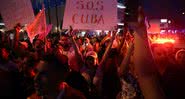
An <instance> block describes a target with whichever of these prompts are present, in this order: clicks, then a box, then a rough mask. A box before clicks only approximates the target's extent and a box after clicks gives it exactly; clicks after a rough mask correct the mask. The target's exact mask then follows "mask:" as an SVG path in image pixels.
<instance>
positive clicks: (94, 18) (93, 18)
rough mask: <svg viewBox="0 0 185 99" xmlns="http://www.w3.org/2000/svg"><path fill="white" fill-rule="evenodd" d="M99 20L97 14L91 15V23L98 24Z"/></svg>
mask: <svg viewBox="0 0 185 99" xmlns="http://www.w3.org/2000/svg"><path fill="white" fill-rule="evenodd" d="M92 20H93V21H92ZM97 22H98V19H97V15H96V14H95V15H92V17H91V23H94V24H96V23H97Z"/></svg>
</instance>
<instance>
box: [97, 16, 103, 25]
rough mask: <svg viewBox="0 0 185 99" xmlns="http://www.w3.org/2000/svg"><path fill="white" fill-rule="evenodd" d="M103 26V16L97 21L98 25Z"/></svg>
mask: <svg viewBox="0 0 185 99" xmlns="http://www.w3.org/2000/svg"><path fill="white" fill-rule="evenodd" d="M101 22H102V24H104V19H103V15H101V16H100V18H99V20H98V24H101Z"/></svg>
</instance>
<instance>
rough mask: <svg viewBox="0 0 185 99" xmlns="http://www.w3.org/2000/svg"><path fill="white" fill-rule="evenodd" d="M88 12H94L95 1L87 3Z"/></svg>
mask: <svg viewBox="0 0 185 99" xmlns="http://www.w3.org/2000/svg"><path fill="white" fill-rule="evenodd" d="M86 6H87V10H93V8H94V2H93V1H89V2H87V5H86Z"/></svg>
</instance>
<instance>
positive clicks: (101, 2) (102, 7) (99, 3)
mask: <svg viewBox="0 0 185 99" xmlns="http://www.w3.org/2000/svg"><path fill="white" fill-rule="evenodd" d="M96 4H97V6H98V8H96V9H97V10H103V9H104V6H103V1H97V3H96Z"/></svg>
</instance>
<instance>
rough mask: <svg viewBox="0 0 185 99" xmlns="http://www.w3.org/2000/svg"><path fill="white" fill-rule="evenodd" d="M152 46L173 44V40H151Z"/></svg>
mask: <svg viewBox="0 0 185 99" xmlns="http://www.w3.org/2000/svg"><path fill="white" fill-rule="evenodd" d="M151 41H152V44H165V43H172V44H174V43H175V40H174V39H172V38H156V39H152V40H151Z"/></svg>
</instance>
